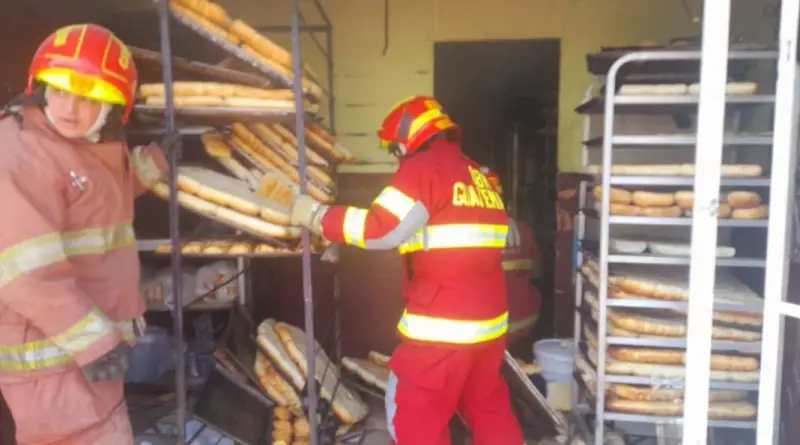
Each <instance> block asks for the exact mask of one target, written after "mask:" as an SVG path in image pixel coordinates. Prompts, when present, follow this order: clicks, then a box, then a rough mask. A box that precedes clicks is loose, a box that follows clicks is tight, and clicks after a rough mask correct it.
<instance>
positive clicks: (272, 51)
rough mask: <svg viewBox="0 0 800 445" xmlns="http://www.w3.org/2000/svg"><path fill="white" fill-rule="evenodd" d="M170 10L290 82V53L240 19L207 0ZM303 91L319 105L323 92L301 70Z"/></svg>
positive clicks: (186, 1)
mask: <svg viewBox="0 0 800 445" xmlns="http://www.w3.org/2000/svg"><path fill="white" fill-rule="evenodd" d="M170 9H171V10H172V12H173V14H175V15H176V16H177V17H178V18H179V19H180V20H181V21H183V22H184V23H187V22H188V23H191V25H192V26H193V27H195V28H200V29H201V30H202V31H203V32H204V33H205V34H208V36H209V37H211V39H212V41H214V42H216V43H218V44H220V45H221V46H223V47H225V48H227V49H233V50H235V51H236V52H237V53H244V54H245V55H246V56H247V57H248V58H249V59H251V60H252V61H255V62H257V63H259V64H260V65H262V66H264V67H266V68H267V69H268V70H269V72H273V73H278V74H279V75H280V76H281V77H283V78H284V79H286V80H287V81H292V80H293V78H294V73H293V70H292V54H291V52H289V51H287V50H286V49H285V48H283V47H281V46H280V45H278V44H276V43H275V42H273V41H272V40H270V39H268V38H267V37H265V36H264V35H262V34H261V33H260V32H258V31H256V30H255V29H253V28H252V27H251V26H250V25H248V24H247V23H245V22H244V21H242V20H240V19H233V18H231V16H230V14H229V13H228V11H226V10H225V8H223V7H222V6H221V5H220V4H219V3H215V2H212V1H209V0H170ZM303 89H304V91H305V93H306V94H307V96H308V97H310V98H312V99H313V100H314V101H315V102H319V99H321V98H322V96H323V94H324V92H323V90H322V88H321V87H320V86H319V84H318V82H317V76H316V74H314V73H313V71H311V69H309V68H308V67H305V68H304V75H303Z"/></svg>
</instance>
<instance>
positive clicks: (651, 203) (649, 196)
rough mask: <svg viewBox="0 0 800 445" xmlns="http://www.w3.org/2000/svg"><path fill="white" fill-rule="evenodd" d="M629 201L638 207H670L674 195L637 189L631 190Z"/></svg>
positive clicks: (673, 200) (673, 201)
mask: <svg viewBox="0 0 800 445" xmlns="http://www.w3.org/2000/svg"><path fill="white" fill-rule="evenodd" d="M631 202H632V203H633V205H636V206H639V207H671V206H672V205H673V204H675V195H674V194H672V193H656V192H647V191H642V190H637V191H635V192H633V194H632V196H631Z"/></svg>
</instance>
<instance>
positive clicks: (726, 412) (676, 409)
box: [606, 399, 756, 420]
mask: <svg viewBox="0 0 800 445" xmlns="http://www.w3.org/2000/svg"><path fill="white" fill-rule="evenodd" d="M606 408H607V409H608V410H609V411H614V412H623V413H630V414H645V415H654V416H676V417H677V416H681V415H683V401H682V400H679V401H672V402H667V401H664V402H661V401H659V402H653V401H637V400H624V399H610V400H608V401H606ZM755 415H756V406H755V405H753V404H752V403H750V402H746V401H740V402H714V403H710V404H709V405H708V417H709V418H710V419H728V420H744V419H752V418H753V417H755Z"/></svg>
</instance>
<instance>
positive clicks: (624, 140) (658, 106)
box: [573, 50, 777, 445]
mask: <svg viewBox="0 0 800 445" xmlns="http://www.w3.org/2000/svg"><path fill="white" fill-rule="evenodd" d="M702 54H703V53H701V52H700V51H664V50H660V51H643V52H635V53H628V54H626V55H624V56H621V57H619V58H617V59H616V61H615V62H614V63H613V65H612V66H611V68H610V69H609V70H608V73H607V76H606V77H605V78H604V79H602V83H603V84H605V88H604V90H605V92H606V93H605V95H604V96H603V97H594V92H595V91H596V90H597V87H598V86H600V85H602V84H600V83H595V84H594V85H592V86H590V87H589V89H588V90H587V93H586V99H585V101H584V103H583V104H581V106H579V107H578V108H577V109H576V112H578V113H581V114H584V115H585V116H584V126H583V128H584V135H583V136H584V137H583V140H584V144H583V150H584V152H583V165H584V166H588V164H589V162H588V161H589V159H588V158H589V152H590V150H595V149H601V150H602V156H603V164H602V165H603V173H601V174H598V175H586V176H585V177H584V179H583V180H582V182H581V185H580V188H579V199H580V200H581V205H582V207H583V208H582V209H581V210H580V211H579V214H578V217H577V218H576V243H578V245H579V246H581V245H583V244H584V240H585V239H587V235H588V233H587V232H588V229H587V225H588V224H589V223H590V222H593V223H594V225H595V229H597V231H598V232H599V240H598V241H596V242H594V245H593V248H591V249H590V248H587V249H586V250H583V249H582V248H579V249H578V253H577V255H576V260H577V264H576V267H577V268H578V271H577V273H576V284H575V305H576V311H575V321H574V323H575V324H574V341H575V344H576V345H577V347H576V354H579V355H584V354H585V352H586V351H585V347H586V345H585V342H584V335H583V329H584V326H587V327H588V328H589V329H591V330H592V332H594V333H595V334H596V337H597V343H598V344H597V350H598V354H597V363H596V364H595V365H594V366H592V367H593V369H594V370H596V373H597V380H596V383H597V386H596V387H597V394H596V395H594V396H592V395H591V394H589V391H588V389H587V386H586V385H585V384H584V382H582V381H580V382H578V381H576V384H575V385H574V388H573V389H574V396H573V402H574V407H575V409H574V412H573V414H574V418H575V420H576V421H577V422H578V423H579V430H582V431H583V432H585V433H586V434H585V436H586V437H584V439H585V440H586V442H587V443H590V444H592V445H603V444H604V441H605V436H606V431H605V426H606V424H607V423H608V422H623V423H645V424H654V425H655V424H659V423H668V424H678V423H681V421H682V418H680V417H679V418H675V417H659V416H648V415H636V414H628V413H617V412H609V411H607V410H606V403H605V402H606V401H605V398H606V396H605V387H606V383H623V384H631V385H643V386H653V385H657V384H659V383H661V384H668V385H669V386H673V387H674V386H677V387H683V386H684V384H685V383H686V382H684V381H683V380H673V379H669V381H668V382H666V381H661V382H659V381H658V379H652V378H650V377H635V376H620V375H608V374H607V373H606V369H605V364H606V353H607V348H608V346H609V345H620V346H628V347H631V346H633V347H636V346H642V347H649V348H675V349H686V348H687V346H688V345H687V341H686V338H676V339H659V338H623V337H609V336H608V325H607V324H608V319H607V311H608V308H610V307H626V308H638V309H662V310H665V309H673V310H674V309H683V310H688V309H689V308H690V307H691V306H692V304H691V303H690V302H673V301H655V300H647V299H620V298H609V295H608V274H609V272H608V270H609V265H610V264H612V263H625V264H644V265H659V266H667V265H668V266H669V267H684V268H687V269H688V268H694V267H696V265H695V263H694V262H693V261H692V260H693V258H691V257H685V258H683V257H660V256H655V255H648V254H642V255H622V254H614V253H611V252H610V251H609V247H608V246H609V237H610V236H609V235H610V227H611V226H624V225H626V226H653V227H658V226H661V227H670V226H672V227H692V225H693V218H692V217H679V218H656V217H638V216H621V215H610V199H609V195H610V187H611V185H619V186H643V187H656V188H667V189H669V188H673V189H676V188H677V189H680V188H682V189H694V190H696V187H695V178H694V177H693V176H686V177H683V176H657V175H650V176H646V175H638V176H625V175H612V174H611V168H610V167H611V166H612V165H613V153H614V151H615V150H614V149H616V148H639V149H642V150H643V151H647V152H650V153H652V151H653V150H669V149H671V148H676V147H678V148H680V147H683V148H689V149H691V148H692V147H693V146H695V144H697V143H698V139H699V137H698V136H697V135H695V134H683V133H682V134H678V135H671V134H670V135H665V134H652V135H648V134H635V135H630V134H625V135H620V134H616V133H615V132H614V125H615V124H614V121H615V117H616V116H619V115H621V114H626V115H634V114H636V115H665V116H676V115H697V114H699V108H700V107H699V97H698V96H691V95H684V96H666V95H663V96H658V95H653V96H619V95H617V94H616V85H617V83H618V75H619V73H620V72H621V71H622V70H623V69H624V70H626V72H628V73H635V72H637V70H641V69H642V68H641V67H642V66H646V65H647V64H648V63H652V62H656V63H658V64H660V65H661V66H666V65H668V64H670V63H673V62H676V61H681V62H690V63H694V64H695V66H699V64H698V63H697V62H698V61H699V60H700V59H701V57H704V56H703V55H702ZM729 57H730V58H731V59H733V60H737V61H759V60H768V61H774V60H776V59H777V52H773V51H731V52H730V53H729ZM695 69H698V68H695ZM703 88H706V87H705V85H704V86H703ZM775 98H776V96H775V95H773V94H753V95H746V96H745V95H742V96H737V95H729V96H727V97H726V101H727V109H728V113H731V112H732V111H733V112H734V113H732V115H734V116H736V117H735V118H734V120H733V122H734V125H735V126H736V127H738V126H739V124H740V121H739V114H740V113H738V112H739V111H741V110H744V109H747V108H752V107H756V106H771V105H773V104H774V102H775ZM600 115H601V116H602V123H603V126H602V128H603V130H602V134H601V135H600V136H596V135H593V134H591V129H592V125H591V124H592V121H591V120H592V119H593V118H594V117H595V116H600ZM772 143H773V139H772V134H771V133H758V134H738V133H737V134H732V135H731V134H728V135H725V136H724V138H723V145H724V146H725V149H727V150H730V149H747V148H753V147H757V148H758V149H759V150H761V149H763V148H764V147H769V148H767V149H770V148H771V145H772ZM645 161H646V160H645ZM650 163H652V162H650ZM698 165H699V164H698ZM715 171H719V170H715ZM773 173H774V172H770V175H771V174H773ZM589 184H598V185H602V187H603V197H602V200H601V201H598V204H599V206H598V207H599V208H598V209H597V210H595V209H592V208H588V207H589V197H590V196H591V191H590V189H589ZM720 185H721V187H742V188H744V189H750V188H762V189H763V188H767V187H771V186H773V184H772V179H771V178H765V177H761V178H722V179H721V182H720ZM592 220H593V221H592ZM717 223H718V227H720V228H731V229H733V228H750V229H757V228H760V229H765V228H767V227H768V225H769V224H770V220H769V219H763V220H733V219H724V220H718V221H717ZM589 245H591V243H586V245H585V246H583V247H587V246H589ZM587 256H590V257H592V258H595V259H596V260H597V263H598V267H599V269H600V270H599V274H598V275H599V282H600V283H601V284H600V286H599V287H600V288H599V289H597V288H596V287H595V286H593V285H592V284H591V283H590V281H589V280H588V278H587V277H586V276H585V275H584V274H583V273H582V272H581V271H580V270H579V269H580V265H581V264H582V263H583V261H584V259H586V258H587ZM714 264H716V266H717V267H737V268H745V269H746V268H760V269H765V266H766V264H768V260H766V259H762V258H737V257H734V258H717V259H716V262H715V263H714ZM687 266H689V267H687ZM587 289H593V290H594V291H595V292H596V295H597V298H598V300H599V303H600V304H599V308H598V319H597V321H596V322H594V320H592V316H591V313H590V312H588V311H589V309H588V308H586V307H585V305H584V302H583V296H584V292H585V291H586V290H587ZM723 308H724V309H723ZM714 309H715V310H728V311H747V312H761V310H763V308H760V307H758V308H756V307H753V306H752V305H749V306H747V305H738V304H733V305H720V304H715V305H714ZM690 331H691V329H690ZM760 346H761V342H729V341H724V342H723V341H712V342H711V348H712V349H713V350H717V351H736V352H739V353H750V354H753V353H759V352H760ZM773 347H777V346H773ZM688 355H689V354H688V353H687V356H688ZM587 363H589V364H590V365H591V364H592V362H591V361H589V360H587ZM687 372H688V371H687ZM687 375H689V374H687ZM575 376H576V380H580V378H581V377H580V373H579V372H576V373H575ZM689 376H690V378H689V379H687V381H688V380H691V375H689ZM710 387H711V388H715V389H736V390H744V391H752V392H755V391H757V390H758V388H759V384H758V383H737V382H717V381H712V382H710ZM687 398H689V395H688V394H687ZM587 417H591V418H593V419H594V424H593V425H590V422H589V420H587ZM616 425H617V426H619V424H616ZM590 426H591V428H590ZM708 426H709V427H713V428H746V429H754V428H755V427H756V422H755V421H751V420H735V421H727V420H725V421H723V420H710V421H709V422H708Z"/></svg>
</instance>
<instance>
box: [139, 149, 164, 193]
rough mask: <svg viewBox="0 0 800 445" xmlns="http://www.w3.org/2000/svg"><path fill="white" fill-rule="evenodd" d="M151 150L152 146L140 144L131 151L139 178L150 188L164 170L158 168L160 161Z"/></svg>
mask: <svg viewBox="0 0 800 445" xmlns="http://www.w3.org/2000/svg"><path fill="white" fill-rule="evenodd" d="M151 150H152V148H151V147H145V146H142V145H140V146H138V147H136V148H134V149H133V151H132V152H131V165H132V166H133V171H134V172H135V173H136V177H137V178H139V182H141V183H142V185H144V186H145V187H148V188H149V187H151V186H152V185H153V184H155V183H156V182H158V181H159V180H160V179H161V178H162V176H163V172H162V170H161V169H160V168H158V163H157V162H156V160H155V159H154V158H153V155H152V154H151V153H150V151H151Z"/></svg>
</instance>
